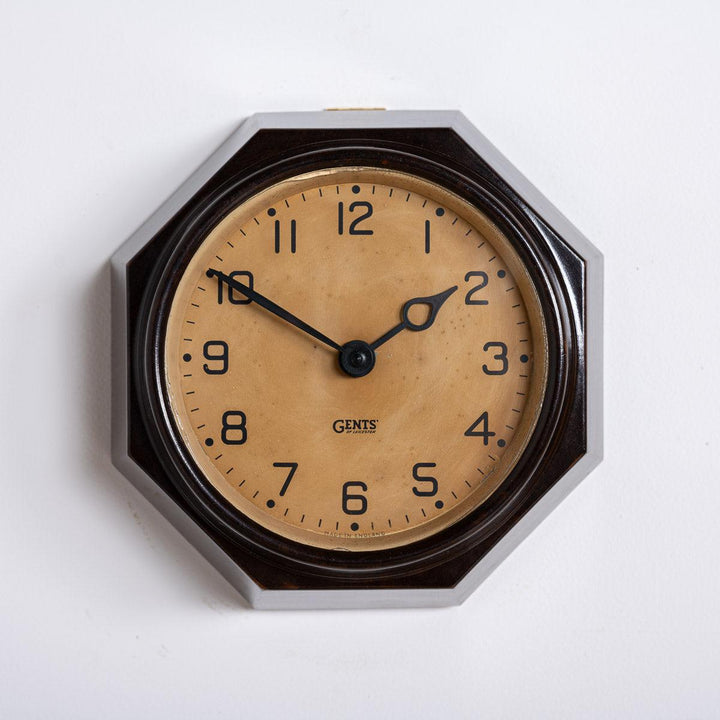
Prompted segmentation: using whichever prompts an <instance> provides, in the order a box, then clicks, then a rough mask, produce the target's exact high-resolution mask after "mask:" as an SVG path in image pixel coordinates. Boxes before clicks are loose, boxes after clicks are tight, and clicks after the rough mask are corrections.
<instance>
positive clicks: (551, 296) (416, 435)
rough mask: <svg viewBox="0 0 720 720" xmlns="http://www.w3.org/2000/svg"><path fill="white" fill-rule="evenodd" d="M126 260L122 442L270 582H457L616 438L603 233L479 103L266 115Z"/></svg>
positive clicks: (291, 587) (219, 545) (405, 585)
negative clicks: (598, 235) (493, 136)
mask: <svg viewBox="0 0 720 720" xmlns="http://www.w3.org/2000/svg"><path fill="white" fill-rule="evenodd" d="M112 268H113V313H114V317H113V323H114V353H113V356H114V363H115V367H114V438H113V441H114V445H113V447H114V452H113V454H114V461H115V463H116V465H117V466H118V467H119V468H120V469H121V470H122V471H123V472H124V473H125V474H126V475H127V476H128V477H130V478H131V479H132V480H133V481H134V482H135V483H136V484H137V485H138V486H139V487H140V488H141V489H142V490H143V491H144V492H145V494H146V495H147V496H148V497H150V498H151V500H153V502H155V504H156V505H158V507H160V509H161V510H162V511H163V512H164V513H165V514H166V515H167V516H168V517H169V518H170V519H171V520H172V521H173V522H174V523H175V524H176V525H177V526H178V527H179V528H180V529H181V530H182V531H183V532H184V533H185V534H186V536H187V537H188V538H189V539H190V540H191V542H193V544H194V545H195V546H196V547H197V548H198V549H199V550H200V551H201V552H203V553H204V554H205V555H206V556H207V557H208V558H210V559H211V560H212V561H213V562H214V563H215V565H216V566H217V567H218V568H219V569H220V570H221V571H222V572H223V573H224V574H225V576H226V577H227V578H228V579H229V580H230V581H231V582H232V583H233V584H234V585H235V586H236V587H237V588H238V589H239V590H240V592H241V593H242V594H243V595H244V596H245V597H246V598H247V600H248V601H249V603H250V604H251V605H253V606H255V607H264V608H290V607H369V606H384V607H388V606H409V605H413V606H421V605H447V604H454V603H458V602H460V601H462V600H463V599H464V598H465V597H467V595H468V594H469V593H470V592H471V591H472V590H473V589H474V588H475V587H476V586H477V584H478V583H479V582H480V581H481V580H482V579H483V578H484V577H485V576H486V575H487V574H488V573H489V572H490V571H491V570H492V569H493V568H494V567H495V566H496V565H497V564H498V562H499V561H500V560H501V559H502V558H503V557H504V556H505V555H506V554H507V553H508V552H509V551H510V550H511V549H512V548H513V547H514V546H515V545H516V544H517V543H518V542H519V541H520V540H521V539H522V538H523V537H524V536H525V535H527V533H528V532H529V530H530V529H531V528H532V527H533V526H534V525H535V524H537V523H538V522H539V521H540V520H541V519H542V518H543V517H544V516H545V515H547V513H548V512H549V511H550V510H551V509H552V508H553V507H554V506H555V505H556V504H557V503H558V502H559V501H560V500H561V499H562V497H564V495H565V494H567V492H569V491H570V489H572V487H574V486H575V484H577V482H579V480H580V479H581V478H582V477H584V476H585V475H586V474H587V473H588V472H589V471H590V470H591V469H592V467H594V465H595V464H596V463H597V462H598V461H599V459H600V457H601V332H602V328H601V291H602V287H601V284H602V258H601V256H600V254H599V253H598V252H597V250H595V249H594V248H593V247H592V245H590V243H589V242H588V241H587V240H585V239H584V238H583V237H582V236H581V235H580V233H579V232H578V231H577V230H576V229H575V228H574V227H572V226H571V225H570V223H569V222H568V221H567V220H565V219H564V218H563V217H562V216H561V215H560V214H559V213H558V212H557V211H556V210H555V209H554V208H553V207H552V205H551V204H550V203H549V202H548V201H547V200H545V199H544V198H543V197H542V196H541V195H540V194H539V193H538V191H537V190H535V189H534V188H533V187H532V186H531V185H530V183H529V182H528V181H527V180H526V179H524V178H523V177H522V176H521V175H520V174H519V173H518V172H517V171H516V170H515V169H514V168H513V167H512V166H511V165H510V164H509V163H508V162H507V161H506V160H505V159H504V158H503V157H502V156H501V155H500V154H499V153H498V152H497V150H495V149H494V148H493V147H492V145H490V143H488V141H487V140H486V139H485V138H483V137H482V136H481V135H480V134H479V133H478V131H477V130H475V129H474V128H473V127H472V126H471V125H470V123H469V122H468V121H467V120H466V119H465V118H464V117H463V116H462V115H461V114H460V113H456V112H386V111H350V112H322V113H290V114H263V115H255V116H252V117H251V118H249V119H248V120H246V121H245V122H244V123H243V124H242V125H241V126H240V128H239V129H238V130H237V131H236V132H235V133H234V134H233V135H232V136H231V137H230V138H229V139H228V140H227V141H226V142H225V143H224V144H223V145H222V146H221V147H220V148H219V149H218V150H217V151H216V153H215V154H214V155H213V156H212V157H211V158H210V159H209V160H208V161H207V162H206V163H205V164H204V165H203V166H202V167H201V168H200V169H199V170H198V171H197V172H196V173H195V174H194V175H193V176H192V177H191V178H190V179H189V180H188V181H187V182H186V183H185V184H183V185H182V187H181V188H180V189H179V190H178V191H177V192H176V193H175V195H173V196H172V197H171V198H170V199H169V200H168V201H167V202H166V203H165V204H164V205H163V206H162V207H161V208H160V209H159V210H158V211H157V213H156V214H155V215H153V217H152V218H150V219H149V220H148V221H147V222H146V223H145V225H143V226H142V227H141V228H140V229H139V230H138V231H137V233H136V234H135V235H134V236H133V237H132V238H130V240H128V241H127V242H126V243H125V244H124V245H123V246H122V247H121V248H120V249H119V250H118V252H117V253H116V254H115V255H114V257H113V260H112Z"/></svg>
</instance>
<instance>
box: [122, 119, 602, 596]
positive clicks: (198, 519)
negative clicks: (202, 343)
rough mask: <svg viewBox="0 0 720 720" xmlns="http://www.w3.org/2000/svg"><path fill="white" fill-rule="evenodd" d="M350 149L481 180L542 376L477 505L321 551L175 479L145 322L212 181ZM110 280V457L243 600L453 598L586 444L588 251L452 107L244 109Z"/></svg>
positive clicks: (317, 161) (590, 450)
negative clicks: (222, 521) (509, 242)
mask: <svg viewBox="0 0 720 720" xmlns="http://www.w3.org/2000/svg"><path fill="white" fill-rule="evenodd" d="M359 157H360V158H362V159H363V161H364V163H365V164H367V163H368V162H369V163H370V164H375V165H376V166H377V167H387V166H388V164H389V163H390V164H392V163H394V164H395V166H396V167H397V165H398V163H406V164H405V166H404V167H405V168H410V170H411V171H415V168H416V167H424V166H430V165H432V166H433V167H436V168H440V170H439V171H438V172H441V170H442V169H446V170H447V171H448V178H449V179H448V180H445V182H446V184H448V186H449V187H450V189H451V190H452V191H453V192H455V193H457V194H459V195H461V196H465V197H472V195H471V193H470V188H471V187H473V186H478V187H479V186H482V187H483V188H485V189H486V191H488V192H490V193H491V195H492V197H493V199H494V200H495V201H496V202H498V203H499V204H501V205H502V206H503V207H504V208H506V209H507V210H508V211H509V212H511V213H512V215H513V217H514V219H515V222H516V223H517V224H518V226H519V227H521V228H522V232H523V234H524V236H525V237H526V238H527V242H528V243H531V244H532V247H533V250H534V254H535V258H536V262H537V263H539V264H540V265H542V268H538V272H540V271H542V276H543V277H544V278H546V287H545V288H543V289H542V293H541V295H542V296H543V298H542V301H543V304H544V306H545V309H546V312H547V313H548V314H549V315H551V316H552V318H553V322H552V323H550V325H551V326H552V327H553V328H555V329H554V330H552V332H551V333H550V334H551V336H552V337H551V338H550V340H551V345H552V347H551V351H550V361H551V381H550V383H549V385H548V389H547V393H548V394H549V395H548V401H547V402H546V404H545V410H544V411H543V414H542V416H541V418H540V421H539V426H538V429H537V430H536V435H537V438H536V440H535V441H534V442H533V443H531V444H530V445H529V446H528V448H527V450H526V451H525V454H524V456H523V458H522V459H521V461H520V462H519V463H518V466H520V465H522V467H523V468H524V470H523V476H522V477H521V478H519V479H518V478H515V480H514V482H513V484H511V485H510V486H508V487H507V488H505V487H504V486H503V487H501V488H500V489H499V490H498V491H497V492H496V493H495V495H494V496H493V498H494V499H493V503H494V504H493V508H494V510H493V513H491V515H490V516H489V517H488V516H487V513H486V514H485V516H482V513H478V512H473V513H471V514H470V516H469V517H467V518H464V519H463V520H462V521H461V522H458V523H456V524H455V525H454V526H452V527H450V528H447V529H446V530H444V531H442V532H441V533H438V535H437V536H433V537H431V538H429V539H426V540H425V541H424V542H423V543H416V545H417V546H418V547H413V546H412V545H411V546H408V547H400V548H396V549H394V550H392V551H386V552H382V553H363V554H362V555H363V556H364V557H363V558H362V562H355V561H354V558H352V557H350V556H351V555H356V554H354V553H345V554H344V557H345V558H347V561H343V559H342V558H341V559H340V560H338V558H337V557H335V558H333V559H332V562H330V561H329V560H328V561H327V562H326V561H324V560H323V559H322V557H320V556H322V553H319V555H318V554H317V553H316V555H307V556H306V555H305V554H303V553H302V552H299V551H297V550H298V549H297V548H296V551H294V549H293V546H292V543H285V544H282V543H277V542H274V544H273V543H268V545H267V546H263V545H262V543H258V542H257V541H252V542H251V541H248V542H244V541H243V540H242V538H241V539H238V537H237V536H230V535H229V534H228V533H226V532H223V531H222V528H221V527H219V526H218V525H217V524H216V523H213V522H212V519H208V516H207V515H204V514H203V513H202V512H201V511H199V508H198V507H197V506H195V505H193V504H192V503H190V502H188V499H187V497H186V496H185V495H184V494H183V493H182V492H180V490H179V489H178V485H177V483H175V482H173V473H174V472H176V470H175V466H174V464H173V462H172V458H171V454H172V449H171V448H170V449H168V447H167V442H164V441H163V433H162V429H161V428H158V427H157V422H158V421H157V418H158V412H157V408H154V407H153V406H152V402H153V401H152V398H151V397H150V396H149V395H150V394H149V393H148V392H147V383H146V377H145V376H146V373H147V360H148V358H147V347H148V344H147V342H148V338H147V328H148V324H149V313H150V310H149V306H150V304H151V302H150V301H151V298H152V296H153V294H154V292H155V289H156V287H155V286H156V284H157V282H158V278H159V277H160V274H161V272H162V270H163V269H164V268H165V265H166V263H167V259H168V257H169V255H170V252H171V251H172V250H173V249H174V247H175V245H176V244H177V242H178V238H179V237H180V236H181V232H180V231H181V229H182V228H183V227H184V225H185V224H186V223H188V222H189V220H190V219H191V218H192V217H193V216H194V214H196V213H197V212H198V210H199V209H201V208H203V207H204V206H205V205H207V203H208V202H209V201H210V199H211V198H213V197H216V196H217V194H218V192H219V191H220V190H221V189H222V188H224V187H227V186H228V184H229V183H232V184H233V185H235V186H237V185H238V183H246V184H247V189H248V193H250V192H252V191H253V190H254V189H257V188H261V187H264V186H267V184H268V182H269V181H270V180H272V179H277V178H278V177H283V176H284V177H287V176H288V175H289V174H292V172H297V171H301V169H303V168H308V167H309V168H313V167H322V166H323V163H325V164H326V165H327V164H328V163H330V164H333V165H342V164H346V165H356V164H357V159H358V158H359ZM390 158H394V160H393V161H392V163H391V160H390ZM398 158H400V160H398ZM403 158H404V159H403ZM450 178H452V183H454V184H452V185H450V182H451V181H450ZM434 179H436V180H438V178H437V177H436V178H434ZM439 179H440V181H441V182H442V178H439ZM112 280H113V284H112V287H113V290H112V293H113V295H112V298H113V461H114V463H115V465H116V466H117V467H118V468H119V469H120V471H121V472H122V473H123V474H125V475H126V476H127V477H128V478H129V479H130V480H131V481H132V482H133V483H134V484H135V485H136V486H137V487H138V488H139V489H140V490H141V492H143V494H144V495H145V496H146V497H147V498H148V499H149V500H150V501H151V502H152V503H153V504H155V505H156V507H157V508H158V509H159V510H160V511H161V512H162V513H163V514H164V515H165V516H166V517H167V518H168V519H170V520H171V522H172V523H173V524H174V525H175V526H176V527H177V528H178V529H179V530H180V531H181V532H182V533H183V534H184V535H185V536H186V538H187V539H188V540H189V541H190V542H191V543H192V544H193V545H194V546H195V547H196V548H197V549H198V550H200V552H201V553H202V554H203V555H205V556H206V557H207V558H208V560H210V561H211V562H212V563H213V564H214V565H215V566H216V567H217V568H218V570H219V571H220V572H221V573H222V574H223V575H224V576H225V577H226V578H227V579H228V580H229V581H230V582H231V583H232V584H233V585H234V586H235V587H236V588H237V589H238V590H239V591H240V593H241V594H242V595H243V596H244V597H245V598H246V599H247V601H248V602H249V603H250V604H251V605H252V606H253V607H257V608H351V607H419V606H445V605H454V604H458V603H460V602H462V601H463V600H464V599H465V598H466V597H467V596H468V595H469V594H470V593H471V592H472V591H473V590H474V589H475V588H476V587H477V586H478V584H479V583H480V582H481V581H482V580H483V579H484V578H485V577H487V576H488V575H489V573H490V572H492V570H493V569H494V568H495V567H496V566H497V565H498V564H499V563H500V562H501V561H502V560H503V559H504V558H505V557H506V556H507V555H508V554H509V553H510V552H511V551H512V550H513V548H515V547H516V546H517V545H518V544H519V543H520V542H521V541H522V540H523V539H524V538H525V537H526V536H527V535H528V534H529V532H530V531H531V530H532V529H533V528H534V527H535V526H536V525H537V524H538V523H539V522H540V521H541V520H542V519H543V518H544V517H545V516H547V515H548V514H549V513H550V512H551V511H552V510H553V508H554V507H555V506H556V505H557V504H558V503H559V502H560V501H561V500H562V499H563V498H564V497H565V496H566V495H567V494H568V493H569V492H570V491H571V490H572V489H573V488H574V487H575V486H576V485H577V484H578V483H579V482H580V480H582V479H583V478H584V477H585V476H586V475H587V474H588V473H589V472H590V471H591V470H592V469H593V468H594V467H595V466H596V465H597V464H598V462H599V461H600V459H601V457H602V256H601V254H600V253H599V252H598V251H597V250H596V249H595V248H594V247H593V246H592V245H591V244H590V243H589V242H588V241H587V240H586V239H585V238H584V237H583V236H582V235H581V234H580V232H578V230H576V229H575V228H574V227H573V226H572V225H571V224H570V223H569V222H568V221H567V220H566V219H565V218H564V217H563V216H562V215H561V214H560V213H559V212H558V211H557V210H556V209H555V208H554V207H553V206H552V205H551V204H550V202H549V201H548V200H547V199H545V198H544V197H543V196H542V195H541V194H540V193H539V192H538V191H537V190H536V189H535V188H534V187H533V186H532V185H531V184H530V183H529V182H528V180H526V179H525V178H524V177H523V176H522V175H521V174H520V173H519V172H518V171H517V170H516V169H515V168H514V167H513V166H512V165H511V164H510V163H509V162H508V161H507V160H506V159H505V158H504V157H503V156H502V155H501V154H500V153H499V152H498V151H497V150H496V149H495V148H494V147H493V146H492V145H491V144H490V143H489V142H488V141H487V140H486V139H485V138H484V137H483V136H482V135H481V134H480V133H479V132H478V131H477V130H476V129H475V128H474V127H473V126H472V125H471V124H470V123H469V122H468V120H467V119H466V118H465V117H464V116H463V115H462V114H460V113H458V112H450V111H449V112H445V111H432V112H426V111H412V112H406V111H402V112H394V111H393V112H389V111H325V112H310V113H271V114H258V115H253V116H251V117H250V118H248V119H247V120H245V121H244V122H243V123H242V124H241V125H240V127H239V128H238V129H237V130H236V131H235V132H234V133H233V134H232V135H231V136H230V137H229V138H228V139H227V140H226V141H225V142H224V143H223V144H222V145H221V146H220V147H219V148H218V149H217V150H216V151H215V153H214V154H213V155H212V156H211V157H210V158H209V159H208V160H207V161H206V162H205V163H204V164H203V165H202V166H201V167H200V168H199V169H198V170H197V171H196V172H195V173H194V174H193V175H192V176H191V177H190V178H189V179H188V180H187V181H186V182H185V183H183V185H182V186H181V187H180V188H179V189H178V190H177V191H176V192H175V193H174V194H173V195H172V196H171V197H170V198H169V199H168V200H167V201H166V202H165V203H164V204H163V205H162V206H161V207H160V208H159V209H158V210H157V212H156V213H155V214H154V215H153V216H152V217H150V218H149V219H148V220H147V221H146V222H145V224H144V225H143V226H142V227H140V229H139V230H138V231H137V232H136V233H135V234H134V235H133V236H132V237H131V238H130V239H129V240H127V242H125V243H124V245H122V247H121V248H120V249H119V250H118V251H117V252H116V253H115V255H114V256H113V258H112ZM553 348H554V350H553ZM526 456H527V457H526ZM516 474H517V473H516ZM496 496H497V497H496ZM373 556H375V557H376V558H378V559H377V560H376V561H374V560H373ZM318 557H320V559H318Z"/></svg>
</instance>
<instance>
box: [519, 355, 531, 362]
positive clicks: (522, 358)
mask: <svg viewBox="0 0 720 720" xmlns="http://www.w3.org/2000/svg"><path fill="white" fill-rule="evenodd" d="M529 359H530V358H529V357H528V356H527V355H521V356H520V362H521V363H526V362H527V361H528V360H529Z"/></svg>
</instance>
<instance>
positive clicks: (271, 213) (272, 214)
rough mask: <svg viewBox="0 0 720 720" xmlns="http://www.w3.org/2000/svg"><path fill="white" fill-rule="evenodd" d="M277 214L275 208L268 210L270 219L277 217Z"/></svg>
mask: <svg viewBox="0 0 720 720" xmlns="http://www.w3.org/2000/svg"><path fill="white" fill-rule="evenodd" d="M275 213H277V210H276V209H275V208H270V209H269V210H268V215H269V216H270V217H275Z"/></svg>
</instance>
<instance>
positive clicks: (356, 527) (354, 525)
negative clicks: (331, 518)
mask: <svg viewBox="0 0 720 720" xmlns="http://www.w3.org/2000/svg"><path fill="white" fill-rule="evenodd" d="M359 527H360V526H359V525H358V524H357V523H353V524H352V525H351V526H350V529H351V530H357V529H358V528H359Z"/></svg>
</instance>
